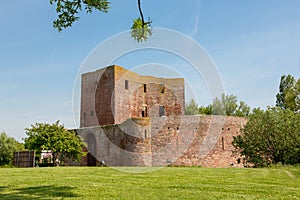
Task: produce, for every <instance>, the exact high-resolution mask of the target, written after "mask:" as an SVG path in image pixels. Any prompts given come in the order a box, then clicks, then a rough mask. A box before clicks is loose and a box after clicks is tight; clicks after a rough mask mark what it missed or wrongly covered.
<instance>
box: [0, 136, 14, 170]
mask: <svg viewBox="0 0 300 200" xmlns="http://www.w3.org/2000/svg"><path fill="white" fill-rule="evenodd" d="M17 149H18V142H17V141H16V140H15V139H14V138H12V137H9V136H8V135H7V134H6V133H5V132H2V133H1V134H0V165H8V164H10V163H11V161H12V158H13V154H14V152H15V151H16V150H17Z"/></svg>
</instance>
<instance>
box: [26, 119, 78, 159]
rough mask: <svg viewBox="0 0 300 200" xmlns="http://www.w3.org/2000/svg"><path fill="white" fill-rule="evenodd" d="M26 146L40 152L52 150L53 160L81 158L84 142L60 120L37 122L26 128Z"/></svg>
mask: <svg viewBox="0 0 300 200" xmlns="http://www.w3.org/2000/svg"><path fill="white" fill-rule="evenodd" d="M25 130H26V135H27V136H28V138H25V147H26V149H29V150H35V151H36V152H37V153H38V154H40V153H41V151H42V150H51V151H52V154H53V161H54V160H56V159H59V160H62V161H63V160H64V159H65V158H69V159H71V160H77V161H78V160H79V159H80V158H81V155H82V148H83V143H82V141H81V139H80V138H79V137H78V136H77V135H76V134H75V132H74V131H69V130H66V129H65V127H64V126H63V125H60V124H59V121H57V122H55V123H53V124H48V123H36V124H35V125H31V128H26V129H25Z"/></svg>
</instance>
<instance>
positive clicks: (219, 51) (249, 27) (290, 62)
mask: <svg viewBox="0 0 300 200" xmlns="http://www.w3.org/2000/svg"><path fill="white" fill-rule="evenodd" d="M142 5H143V11H144V14H145V16H147V17H148V16H149V17H151V19H152V20H153V26H154V27H161V28H168V29H173V30H176V31H179V32H181V33H183V34H186V35H188V36H189V37H191V38H193V39H194V40H195V41H197V42H198V43H199V44H200V45H202V46H203V48H204V49H205V50H206V51H207V53H208V54H209V55H210V57H211V58H212V59H213V61H214V62H215V64H216V66H217V67H218V70H219V72H220V74H221V77H222V79H223V84H224V88H225V91H226V93H227V94H234V95H236V96H238V99H239V100H243V101H245V102H246V103H247V104H249V105H250V106H251V107H261V108H265V107H266V106H268V105H274V104H275V95H276V93H277V91H278V84H279V80H280V77H281V75H283V74H292V75H293V76H294V77H296V78H299V74H300V66H299V65H300V64H299V62H300V12H299V7H300V1H298V0H286V1H282V0H251V1H250V0H247V1H237V0H189V1H174V0H163V1H157V0H156V1H153V0H151V1H150V0H142ZM80 17H81V18H80V20H79V21H78V22H76V23H75V24H74V25H73V27H72V28H69V29H67V30H64V31H63V32H62V33H58V32H57V30H55V29H53V28H52V21H53V20H54V19H55V18H56V13H55V8H54V7H53V6H50V4H49V1H48V0H45V1H38V0H10V1H3V2H2V3H1V7H0V69H1V73H0V129H1V130H0V131H5V132H7V133H8V134H9V135H10V136H13V137H15V138H16V139H18V140H21V138H23V137H25V131H24V128H26V127H30V125H31V124H33V123H35V122H50V123H52V122H54V121H56V120H61V122H62V123H63V124H65V126H66V127H69V128H76V126H77V125H76V124H75V123H74V119H73V110H72V100H73V98H72V93H73V87H74V82H75V80H76V76H77V72H78V70H79V68H80V66H81V64H82V62H83V61H84V59H85V58H86V57H87V56H88V55H89V53H90V52H91V51H92V50H93V49H94V48H95V47H96V46H97V45H98V44H99V43H101V42H103V41H105V40H106V39H107V38H109V37H111V36H113V35H115V34H118V33H120V32H123V31H126V30H128V29H129V28H130V26H131V23H132V20H133V19H134V18H136V17H138V10H137V3H136V1H134V0H131V1H121V0H112V3H111V9H110V11H109V13H107V14H103V13H93V14H88V15H87V14H81V15H80ZM120 45H122V44H120ZM147 55H148V56H147ZM149 55H151V52H150V53H149V52H147V51H145V52H142V53H140V54H137V55H131V56H130V55H129V56H128V57H127V59H126V57H123V58H122V59H120V60H117V61H118V63H115V64H119V65H122V66H124V67H126V68H130V67H134V66H136V65H143V64H145V63H146V62H147V63H149V62H158V61H159V59H158V60H155V59H154V58H153V57H152V56H149ZM151 58H153V61H152V60H151ZM164 64H169V65H180V64H181V63H180V61H178V63H176V59H174V60H173V61H170V63H164ZM101 67H103V66H99V68H101ZM183 70H184V69H183ZM199 82H203V81H202V80H199ZM199 85H201V84H200V83H199ZM197 95H199V97H198V102H199V103H200V104H204V105H206V104H208V103H210V102H209V101H207V97H204V96H205V95H203V98H202V97H201V95H202V94H197ZM204 99H205V100H204Z"/></svg>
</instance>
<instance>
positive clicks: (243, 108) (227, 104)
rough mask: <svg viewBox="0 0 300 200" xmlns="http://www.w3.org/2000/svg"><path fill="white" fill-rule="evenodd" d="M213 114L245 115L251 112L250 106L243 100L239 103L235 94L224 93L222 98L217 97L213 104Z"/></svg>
mask: <svg viewBox="0 0 300 200" xmlns="http://www.w3.org/2000/svg"><path fill="white" fill-rule="evenodd" d="M211 107H212V108H211V109H212V110H211V112H212V114H213V115H227V116H239V117H245V116H248V115H249V113H250V107H249V106H248V105H247V104H246V103H245V102H243V101H240V102H239V104H238V103H237V97H236V96H234V95H225V94H222V95H221V98H220V99H219V98H215V99H214V101H213V103H212V105H211Z"/></svg>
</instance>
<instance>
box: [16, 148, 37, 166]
mask: <svg viewBox="0 0 300 200" xmlns="http://www.w3.org/2000/svg"><path fill="white" fill-rule="evenodd" d="M34 161H35V151H16V152H14V159H13V165H14V166H15V167H34V166H35V163H34Z"/></svg>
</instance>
